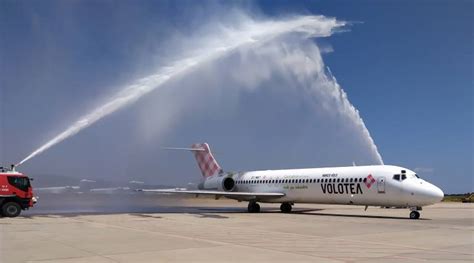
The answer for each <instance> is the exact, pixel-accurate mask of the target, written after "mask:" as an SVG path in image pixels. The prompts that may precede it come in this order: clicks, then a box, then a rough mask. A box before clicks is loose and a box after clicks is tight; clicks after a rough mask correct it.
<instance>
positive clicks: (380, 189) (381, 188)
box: [377, 177, 385, 194]
mask: <svg viewBox="0 0 474 263" xmlns="http://www.w3.org/2000/svg"><path fill="white" fill-rule="evenodd" d="M377 191H378V192H379V194H385V177H379V178H377Z"/></svg>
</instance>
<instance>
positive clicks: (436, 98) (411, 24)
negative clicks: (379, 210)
mask: <svg viewBox="0 0 474 263" xmlns="http://www.w3.org/2000/svg"><path fill="white" fill-rule="evenodd" d="M0 10H1V11H0V30H1V31H0V33H1V38H2V41H1V42H0V56H1V60H0V67H1V71H0V80H1V93H0V103H1V106H2V107H0V117H1V125H2V126H1V127H2V128H1V134H0V144H1V150H0V159H1V160H0V161H1V162H16V161H18V160H19V159H22V158H23V157H25V155H27V154H28V153H30V152H31V151H33V150H34V148H35V147H38V146H39V145H40V144H41V143H44V142H45V141H46V140H48V139H49V138H51V137H52V136H54V135H56V134H57V133H58V132H59V131H61V130H62V129H64V128H65V127H67V126H68V125H69V124H70V123H72V122H73V121H74V120H75V119H77V118H78V117H79V116H81V115H82V114H84V113H85V112H87V109H89V108H91V107H94V106H96V105H97V103H99V102H100V101H101V100H102V99H104V98H107V97H109V96H110V95H111V94H114V93H115V92H116V91H117V87H120V86H123V85H124V83H130V82H131V81H133V80H134V79H136V78H138V77H140V76H144V75H146V74H147V73H149V72H151V71H152V70H151V69H152V68H155V67H157V66H160V65H161V64H160V63H161V62H160V61H161V59H162V58H164V57H167V56H169V55H170V54H169V50H171V49H173V50H175V49H176V47H173V46H170V44H169V43H174V42H172V41H169V39H170V38H183V36H184V38H185V37H186V36H188V35H192V34H193V32H194V31H195V30H196V29H198V28H199V27H200V25H201V24H204V23H209V24H212V23H213V22H214V21H221V20H228V18H226V16H227V12H230V11H229V10H243V12H245V13H248V14H250V15H252V16H257V17H259V18H263V19H280V18H281V17H288V16H290V15H295V14H296V15H309V14H321V15H324V16H330V17H336V18H337V19H340V20H345V21H350V22H352V23H351V25H350V26H349V27H347V32H341V33H337V34H335V35H333V36H331V37H329V38H323V39H317V40H315V41H316V42H317V43H318V45H319V46H323V47H331V48H332V50H333V51H332V52H329V53H325V54H323V59H324V62H325V64H326V66H328V67H329V68H330V69H331V72H332V73H333V75H334V76H335V77H336V78H337V81H338V82H339V84H340V85H341V86H342V87H343V88H344V90H345V91H346V92H347V94H348V97H349V99H350V101H351V102H352V103H353V104H354V106H355V107H356V108H357V109H358V110H359V111H360V115H361V117H362V118H363V119H364V121H365V124H366V126H367V128H368V129H369V131H370V133H371V135H372V137H373V139H374V140H375V143H376V144H377V146H378V148H379V151H380V153H381V154H382V156H383V158H384V161H385V163H386V164H397V165H401V166H404V167H409V168H412V169H415V168H418V171H419V174H420V175H421V176H422V177H425V178H427V179H428V180H430V181H432V182H433V183H435V184H437V185H439V186H440V187H441V188H442V189H443V190H445V192H448V193H449V192H467V191H472V189H473V181H472V178H473V174H474V168H473V163H474V157H473V148H474V145H473V122H474V118H473V112H474V109H473V43H472V42H473V39H474V38H473V24H474V23H473V3H472V2H471V1H382V2H380V1H357V2H354V1H256V2H231V3H229V2H227V1H224V2H214V1H213V2H198V3H196V2H195V1H177V2H175V1H170V2H158V3H156V2H153V1H138V2H114V1H74V2H70V1H66V2H63V1H42V2H41V3H40V2H35V3H30V2H22V1H2V2H1V3H0ZM227 23H229V21H227ZM187 44H189V43H187ZM175 52H176V50H175ZM232 61H233V60H232V58H229V59H227V60H224V61H223V62H220V63H221V64H220V65H221V66H222V67H226V66H229V65H232V63H233V62H232ZM229 63H230V64H229ZM205 73H206V72H205V71H204V72H200V73H199V74H197V73H196V74H194V76H193V78H192V79H183V80H182V82H181V84H186V83H187V84H189V86H192V85H193V84H194V83H195V82H196V81H199V80H200V78H199V76H203V75H204V76H206V74H205ZM224 75H225V74H224ZM203 78H204V77H203ZM205 81H208V82H204V80H203V83H212V82H213V81H216V82H219V83H221V82H222V80H219V81H217V80H214V79H212V78H210V77H209V76H208V77H207V79H206V80H205ZM221 84H223V83H221ZM223 85H225V84H223ZM233 85H237V84H235V83H234V84H233ZM183 92H184V91H183ZM176 94H180V93H179V92H178V93H176V92H171V91H169V92H168V94H167V96H171V97H173V96H177V95H176ZM275 94H277V95H275ZM278 94H280V93H276V92H273V93H269V94H268V93H266V92H261V93H258V94H256V93H245V94H244V95H242V96H241V97H240V98H241V99H240V100H241V101H242V100H245V105H247V104H248V105H259V104H260V105H261V101H260V98H261V97H262V98H263V97H268V96H278ZM280 95H281V96H287V94H286V93H284V92H282V93H281V94H280ZM160 96H161V97H160ZM163 96H164V95H163V94H160V93H156V94H152V96H150V97H149V98H144V99H143V100H140V101H139V102H137V105H134V106H131V107H128V108H126V109H124V110H122V111H120V112H117V113H116V114H113V115H112V116H110V117H109V118H107V119H104V120H102V121H100V122H98V123H97V124H95V125H93V126H92V127H90V128H88V129H87V130H84V131H83V132H82V133H81V134H78V135H77V136H76V137H74V138H71V139H70V140H68V141H65V142H63V143H62V144H60V145H58V146H56V147H55V148H53V149H51V150H50V151H48V152H45V153H43V154H42V155H41V156H38V157H36V158H35V159H33V160H31V162H29V163H27V164H25V166H24V168H23V169H24V170H25V171H26V172H28V173H29V174H33V175H34V174H39V173H42V172H43V173H58V174H68V175H69V174H70V175H71V176H77V177H84V176H89V177H99V176H103V175H104V174H121V172H122V171H126V172H125V173H124V174H121V175H120V176H121V177H124V178H130V177H133V178H141V179H147V180H153V178H156V174H157V173H159V174H160V176H159V179H160V180H163V181H164V182H165V183H183V182H187V181H189V180H192V178H193V177H195V176H196V175H197V174H198V172H197V171H196V168H195V166H194V165H195V164H194V163H193V161H192V159H191V158H189V156H186V157H183V156H181V155H172V156H171V157H170V156H168V155H169V154H168V155H164V154H163V153H159V152H158V151H159V149H158V148H159V147H158V145H163V144H165V145H171V144H173V146H187V145H188V144H190V143H193V142H195V141H202V140H206V141H209V142H211V143H212V144H211V146H213V149H216V152H217V153H216V155H217V158H218V159H219V160H220V162H221V164H223V166H224V168H226V167H229V169H244V170H246V169H267V168H291V167H295V168H296V167H311V166H319V165H344V164H347V163H348V160H350V158H351V157H349V156H341V158H340V159H338V158H337V157H338V155H339V154H341V155H343V154H342V152H344V151H345V150H344V147H347V148H349V145H352V144H350V143H351V142H350V141H349V140H348V141H347V145H346V144H344V143H340V144H338V143H337V142H338V138H336V137H335V138H332V137H324V136H329V135H328V134H330V133H322V134H320V136H322V137H323V138H313V139H312V137H311V136H310V135H308V134H303V133H295V132H294V131H293V129H291V128H288V127H296V126H298V125H300V123H303V122H304V121H307V120H308V121H311V120H313V119H312V117H311V116H312V115H311V114H310V113H308V112H307V109H305V108H304V107H301V108H299V107H292V106H290V107H289V108H284V107H279V106H278V105H280V104H278V103H275V104H272V103H268V106H267V107H266V108H264V109H261V108H259V113H258V114H254V113H252V112H255V111H253V110H252V109H253V108H252V106H245V105H244V106H236V108H235V109H232V110H229V111H224V110H222V112H220V113H219V112H216V109H217V111H218V109H219V107H222V105H220V104H219V103H218V102H213V101H212V100H211V101H210V104H212V105H214V104H215V105H216V106H215V107H212V106H210V107H209V108H202V109H201V108H198V109H196V111H195V112H193V114H191V113H182V118H183V119H184V120H186V121H183V122H182V123H179V122H178V124H176V125H174V126H173V129H172V130H171V131H169V132H168V135H167V136H165V137H160V139H150V140H143V137H146V136H145V135H143V133H142V132H141V131H137V129H141V128H143V127H147V126H146V125H147V123H146V121H145V124H144V125H145V126H143V123H142V122H140V121H137V119H140V118H145V119H146V120H149V119H151V118H157V119H159V120H160V121H167V120H161V119H160V118H161V117H160V116H161V115H160V112H159V111H160V110H162V109H161V108H153V107H154V106H155V105H157V104H160V103H166V102H168V101H169V100H164V99H163ZM216 96H217V95H216ZM223 96H224V97H222V96H221V97H216V98H214V99H215V100H216V101H217V100H222V98H224V100H225V99H226V97H225V96H229V95H228V94H227V95H223ZM167 98H169V97H167ZM280 99H281V98H280ZM213 103H214V104H213ZM229 103H230V102H229ZM232 103H234V102H232ZM235 103H239V102H235ZM272 105H273V106H272ZM149 109H154V111H153V113H150V110H149ZM144 112H148V114H145V115H144ZM276 115H278V116H276ZM143 116H145V117H143ZM253 118H254V119H253ZM262 120H263V121H262ZM203 122H206V123H209V122H211V123H215V124H216V126H219V127H212V129H209V128H208V127H206V126H205V125H202V123H203ZM261 122H265V125H267V127H271V132H270V134H271V135H269V133H268V132H266V131H262V130H256V129H246V128H240V129H236V128H233V127H230V128H225V126H227V125H233V123H236V125H238V126H239V127H240V126H245V125H250V126H251V125H255V124H256V123H261ZM331 125H332V124H327V126H325V127H338V126H337V125H334V126H331ZM137 127H141V128H137ZM319 128H320V127H319ZM310 129H314V131H317V129H318V127H317V126H314V127H313V126H311V128H310ZM343 134H344V133H343ZM346 136H350V135H346ZM138 137H140V138H138ZM269 137H271V138H270V139H268V138H269ZM308 140H309V142H308ZM285 141H286V142H287V143H286V144H285V143H283V142H285ZM292 141H300V142H299V144H298V145H300V146H294V147H293V146H292V147H293V148H291V149H290V150H288V151H281V150H280V148H278V146H275V142H282V143H281V144H282V145H281V148H282V149H283V148H284V147H289V145H291V144H290V143H289V142H292ZM301 141H304V142H308V144H312V145H311V147H309V146H306V145H304V143H303V142H301ZM323 143H327V144H324V145H323ZM183 144H184V145H183ZM354 145H356V144H354ZM249 147H252V148H251V150H249ZM272 147H276V148H272ZM298 147H299V148H298ZM229 149H232V150H231V151H229ZM334 149H337V150H334ZM351 151H352V152H350V153H351V154H362V153H360V152H357V151H354V150H351ZM354 158H356V157H354ZM160 160H162V161H160ZM356 160H359V159H356ZM364 161H367V159H364V158H363V157H360V162H364ZM177 166H179V167H178V168H176V167H177ZM73 171H74V172H73ZM133 171H138V173H139V175H133V176H131V175H130V173H133ZM183 174H186V175H183ZM188 174H189V175H188ZM118 176H119V175H118Z"/></svg>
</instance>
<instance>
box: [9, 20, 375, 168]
mask: <svg viewBox="0 0 474 263" xmlns="http://www.w3.org/2000/svg"><path fill="white" fill-rule="evenodd" d="M345 24H346V23H345V22H342V21H337V20H336V19H334V18H327V17H324V16H299V17H295V18H292V19H288V20H282V21H266V22H253V23H245V24H244V25H243V26H241V27H240V28H226V30H224V33H223V34H218V35H216V36H215V37H214V38H213V39H211V40H212V41H208V42H206V43H203V45H202V46H201V47H200V48H199V47H198V48H196V49H194V52H190V54H191V55H189V56H187V57H183V58H179V59H176V60H175V62H173V63H171V64H170V65H168V66H166V67H162V68H160V69H159V70H158V71H157V72H156V73H155V74H153V75H150V76H148V77H145V78H142V79H140V80H138V81H136V82H135V83H134V84H132V85H129V86H127V87H125V88H124V89H123V90H121V91H120V92H118V94H116V95H115V96H113V97H112V98H111V99H110V100H108V101H106V102H105V103H104V104H103V105H102V106H100V107H98V108H96V109H94V110H93V111H91V112H90V113H88V114H86V115H84V116H83V117H81V118H80V119H79V120H77V121H76V122H75V123H73V124H72V125H71V126H69V127H68V128H67V129H66V130H64V131H63V132H61V133H60V134H58V135H57V136H56V137H54V138H53V139H51V140H50V141H48V142H46V143H45V144H44V145H42V146H41V147H39V148H38V149H37V150H35V151H33V152H32V153H31V154H30V155H28V156H27V157H26V158H24V159H23V160H22V161H21V162H19V163H18V164H16V166H19V165H21V164H23V163H25V162H26V161H28V160H29V159H31V158H33V157H34V156H36V155H38V154H40V153H42V152H44V151H46V150H47V149H49V148H50V147H52V146H54V145H56V144H58V143H60V142H62V141H63V140H65V139H67V138H69V137H71V136H73V135H75V134H77V133H78V132H80V131H81V130H83V129H85V128H87V127H89V126H90V125H92V124H93V123H95V122H97V121H98V120H100V119H102V118H103V117H105V116H108V115H109V114H112V113H113V112H115V111H117V110H119V109H121V108H123V107H125V106H127V105H129V104H131V103H133V102H135V101H137V100H138V99H140V98H141V97H143V96H144V95H146V94H148V93H150V92H151V91H153V90H155V89H157V88H159V87H161V86H162V85H163V84H164V83H166V82H168V81H169V80H170V79H173V78H176V77H178V76H181V75H183V74H186V73H187V72H189V71H191V70H193V69H195V68H196V67H198V66H199V65H202V64H204V63H206V62H209V61H213V60H216V59H219V58H221V57H224V56H226V55H228V54H230V53H231V52H233V51H235V50H237V49H239V48H242V47H247V48H249V47H250V48H252V47H258V46H259V45H263V44H265V43H266V42H268V41H271V40H273V39H276V38H278V37H281V36H283V35H286V34H290V33H291V34H297V35H298V36H300V37H301V38H304V39H307V38H317V37H327V36H330V35H331V34H332V33H334V32H335V31H336V30H338V29H340V28H341V27H343V26H345ZM359 119H360V118H359ZM360 122H361V123H362V126H363V129H365V130H366V133H367V136H368V137H369V141H370V142H372V144H373V141H372V138H371V137H370V135H369V133H368V131H367V129H366V128H365V125H364V124H363V121H362V120H361V119H360ZM371 147H372V148H374V149H375V151H376V153H377V155H378V156H379V162H380V163H382V159H381V157H380V155H379V154H378V152H377V150H376V146H375V144H373V145H371Z"/></svg>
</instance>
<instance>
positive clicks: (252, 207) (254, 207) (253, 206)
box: [247, 202, 260, 213]
mask: <svg viewBox="0 0 474 263" xmlns="http://www.w3.org/2000/svg"><path fill="white" fill-rule="evenodd" d="M247 210H248V212H249V213H258V212H260V205H259V204H258V203H256V202H249V206H248V207H247Z"/></svg>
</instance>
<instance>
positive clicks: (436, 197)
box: [431, 185, 444, 203]
mask: <svg viewBox="0 0 474 263" xmlns="http://www.w3.org/2000/svg"><path fill="white" fill-rule="evenodd" d="M431 186H432V189H431V192H432V196H433V197H432V198H433V201H434V202H433V203H438V202H441V200H443V198H444V193H443V191H442V190H441V189H440V188H439V187H437V186H436V185H431Z"/></svg>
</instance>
